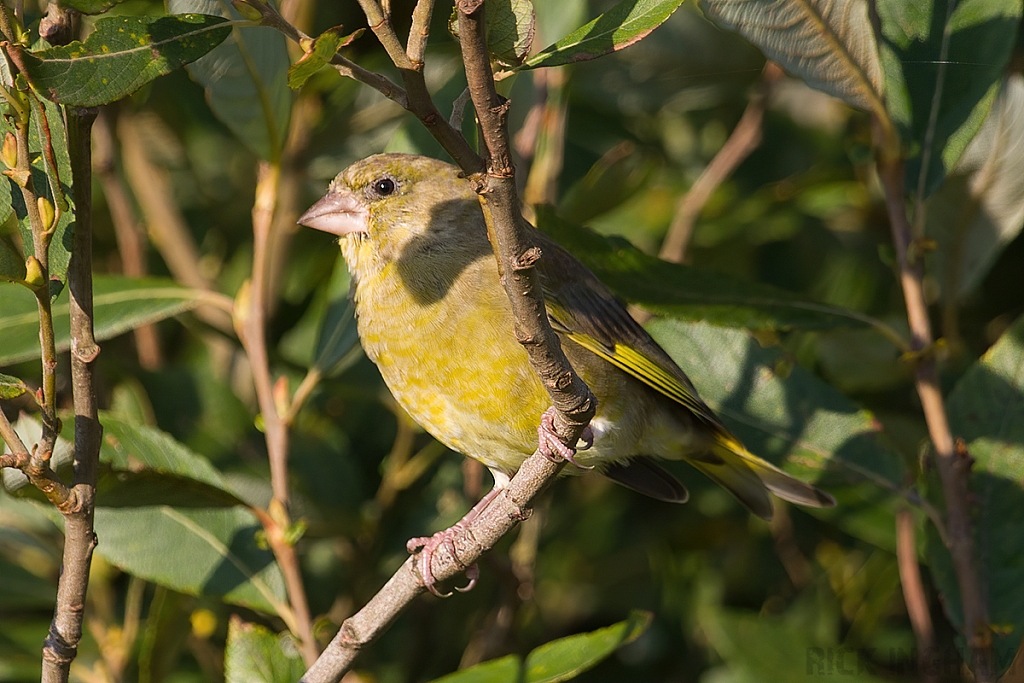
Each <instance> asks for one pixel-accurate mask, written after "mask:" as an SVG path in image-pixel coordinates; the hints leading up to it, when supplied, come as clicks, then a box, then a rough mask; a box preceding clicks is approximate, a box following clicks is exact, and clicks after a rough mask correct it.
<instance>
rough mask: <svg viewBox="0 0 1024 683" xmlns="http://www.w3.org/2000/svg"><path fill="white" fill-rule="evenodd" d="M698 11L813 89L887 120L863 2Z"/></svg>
mask: <svg viewBox="0 0 1024 683" xmlns="http://www.w3.org/2000/svg"><path fill="white" fill-rule="evenodd" d="M701 7H702V8H703V9H704V13H705V14H706V15H707V16H708V17H709V18H710V19H713V20H714V21H715V23H716V24H718V25H719V26H721V27H722V28H725V29H728V30H731V31H736V32H737V33H739V34H740V35H741V36H743V37H744V38H746V39H747V40H749V41H750V42H751V43H753V44H754V45H756V46H757V47H758V48H760V49H761V51H762V52H764V54H765V56H766V57H767V58H768V59H770V60H772V61H773V62H777V63H778V64H779V65H780V66H782V68H784V69H785V70H786V71H789V72H790V73H791V74H793V75H794V76H798V77H799V78H801V79H803V80H804V81H805V82H806V83H807V84H808V85H809V86H811V87H812V88H815V89H817V90H821V91H822V92H826V93H828V94H829V95H833V96H835V97H838V98H840V99H842V100H844V101H846V103H847V104H849V105H851V106H854V107H859V108H861V109H866V110H868V111H873V112H876V113H878V114H880V115H882V116H884V115H885V107H884V105H883V104H882V67H881V64H880V63H879V58H878V48H877V47H876V45H875V33H874V29H873V28H872V26H871V20H870V19H869V18H868V3H867V2H866V1H865V0H844V1H843V2H832V1H831V0H739V1H738V2H737V1H736V0H701Z"/></svg>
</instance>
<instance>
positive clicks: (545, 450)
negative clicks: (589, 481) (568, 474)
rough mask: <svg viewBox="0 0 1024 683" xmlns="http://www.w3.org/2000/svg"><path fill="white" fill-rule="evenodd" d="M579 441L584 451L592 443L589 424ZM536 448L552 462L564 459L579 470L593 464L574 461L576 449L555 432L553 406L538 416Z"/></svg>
mask: <svg viewBox="0 0 1024 683" xmlns="http://www.w3.org/2000/svg"><path fill="white" fill-rule="evenodd" d="M580 441H582V442H583V447H582V448H580V450H581V451H585V450H587V449H588V448H590V447H591V446H593V445H594V430H593V429H591V428H590V425H587V426H586V428H585V429H584V430H583V434H582V435H581V436H580ZM537 449H538V450H539V451H540V452H541V454H543V455H544V456H545V457H547V459H548V460H551V461H552V462H558V461H559V460H565V461H566V462H570V463H572V464H573V465H575V466H576V467H579V468H580V469H581V470H592V469H594V466H593V465H581V464H579V463H578V462H576V449H575V448H569V447H568V446H566V445H565V444H564V443H562V440H561V439H560V438H559V437H558V434H557V433H556V432H555V409H554V407H551V408H548V409H547V410H545V411H544V414H543V415H541V416H540V426H539V427H537Z"/></svg>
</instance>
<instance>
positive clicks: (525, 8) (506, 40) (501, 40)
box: [448, 0, 537, 67]
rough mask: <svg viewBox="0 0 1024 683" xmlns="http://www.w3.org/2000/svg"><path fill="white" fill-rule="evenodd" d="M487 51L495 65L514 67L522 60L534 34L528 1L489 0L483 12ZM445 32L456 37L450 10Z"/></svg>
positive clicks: (534, 21) (454, 14) (455, 19)
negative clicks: (447, 31) (485, 24)
mask: <svg viewBox="0 0 1024 683" xmlns="http://www.w3.org/2000/svg"><path fill="white" fill-rule="evenodd" d="M484 20H485V21H486V22H487V50H488V52H490V53H491V57H493V58H494V59H495V60H496V61H497V62H498V63H499V64H502V65H503V66H507V67H517V66H519V65H520V64H522V63H523V60H524V59H526V55H528V54H529V53H530V47H531V46H532V45H533V37H534V35H535V34H536V32H537V16H536V13H535V12H534V10H533V2H532V0H490V1H489V2H488V3H487V10H486V12H485V13H484ZM448 30H449V31H451V34H452V35H453V36H455V39H456V40H458V38H459V23H458V10H457V9H455V8H452V15H451V18H450V19H449V20H448Z"/></svg>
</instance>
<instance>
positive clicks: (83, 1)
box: [59, 0, 124, 14]
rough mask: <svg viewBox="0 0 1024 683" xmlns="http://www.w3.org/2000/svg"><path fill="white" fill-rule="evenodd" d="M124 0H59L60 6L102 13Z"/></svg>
mask: <svg viewBox="0 0 1024 683" xmlns="http://www.w3.org/2000/svg"><path fill="white" fill-rule="evenodd" d="M121 2H124V0H59V4H60V6H61V7H67V8H68V9H73V10H75V11H76V12H81V13H82V14H102V13H103V12H106V11H107V10H108V9H110V8H111V7H113V6H114V5H116V4H118V3H121Z"/></svg>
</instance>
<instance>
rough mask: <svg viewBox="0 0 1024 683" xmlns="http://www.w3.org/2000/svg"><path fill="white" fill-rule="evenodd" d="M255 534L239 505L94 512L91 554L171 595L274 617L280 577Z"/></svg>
mask: <svg viewBox="0 0 1024 683" xmlns="http://www.w3.org/2000/svg"><path fill="white" fill-rule="evenodd" d="M261 529H262V527H261V526H260V524H259V522H258V521H257V520H256V517H255V516H253V514H252V513H251V512H249V511H248V510H246V509H242V508H239V507H233V508H214V509H185V508H175V507H170V506H166V505H161V506H154V507H131V508H109V507H100V508H97V509H96V534H97V536H98V537H99V538H101V539H103V541H102V543H101V544H100V545H99V546H97V548H96V552H98V553H100V554H101V555H103V557H105V558H106V559H107V560H109V561H110V562H111V563H112V564H114V565H116V566H118V567H120V568H121V569H123V570H124V571H126V572H128V573H130V574H134V575H136V576H138V577H140V578H143V579H146V580H147V581H152V582H154V583H158V584H160V585H162V586H167V587H168V588H173V589H174V590H176V591H180V592H182V593H188V594H190V595H208V596H213V597H218V598H221V599H223V600H225V601H226V602H230V603H233V604H237V605H243V606H245V607H251V608H252V609H257V610H260V611H263V612H268V613H271V614H277V613H280V611H282V610H284V609H285V591H284V579H283V576H282V574H281V569H280V568H279V567H278V565H277V562H275V560H274V556H273V554H272V553H271V552H270V551H269V550H263V549H261V548H259V546H258V545H257V544H256V533H257V532H258V531H260V530H261Z"/></svg>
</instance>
